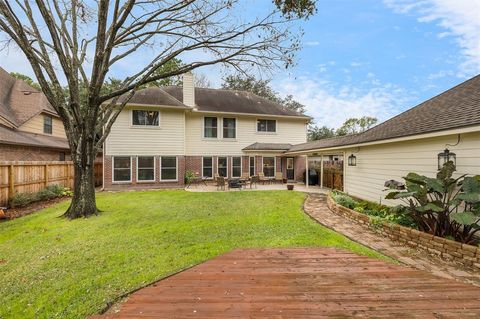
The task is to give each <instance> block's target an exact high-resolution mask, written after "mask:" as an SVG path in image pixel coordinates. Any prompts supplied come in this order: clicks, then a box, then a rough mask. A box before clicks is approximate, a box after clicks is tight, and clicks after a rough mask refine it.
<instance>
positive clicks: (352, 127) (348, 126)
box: [336, 116, 378, 136]
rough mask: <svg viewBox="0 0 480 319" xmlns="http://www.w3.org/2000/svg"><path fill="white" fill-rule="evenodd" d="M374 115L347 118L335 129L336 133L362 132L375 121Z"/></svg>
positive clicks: (341, 134) (339, 134)
mask: <svg viewBox="0 0 480 319" xmlns="http://www.w3.org/2000/svg"><path fill="white" fill-rule="evenodd" d="M377 121H378V120H377V119H376V118H375V117H370V116H362V117H361V118H354V117H353V118H349V119H347V120H346V121H345V122H344V123H343V124H342V126H341V127H340V128H338V129H337V132H336V135H338V136H343V135H350V134H356V133H362V132H365V131H366V130H368V129H369V128H371V127H372V126H373V125H375V124H376V123H377Z"/></svg>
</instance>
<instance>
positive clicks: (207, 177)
mask: <svg viewBox="0 0 480 319" xmlns="http://www.w3.org/2000/svg"><path fill="white" fill-rule="evenodd" d="M208 157H210V158H211V159H212V176H210V177H209V176H204V175H203V159H204V158H208ZM217 174H218V173H217ZM214 175H215V174H214V172H213V156H202V178H205V179H213V176H214Z"/></svg>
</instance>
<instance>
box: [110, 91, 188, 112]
mask: <svg viewBox="0 0 480 319" xmlns="http://www.w3.org/2000/svg"><path fill="white" fill-rule="evenodd" d="M126 96H127V94H124V95H122V96H121V97H120V98H119V99H118V101H117V103H122V102H123V101H125V98H126ZM128 104H140V105H166V106H175V107H179V108H184V109H190V108H189V107H188V106H186V105H184V104H183V103H182V102H180V101H179V100H178V99H176V98H174V97H173V96H172V95H170V94H169V93H167V92H165V91H164V90H163V89H162V88H159V87H150V88H146V89H142V90H139V91H137V92H135V94H134V95H133V96H132V98H131V99H130V101H128Z"/></svg>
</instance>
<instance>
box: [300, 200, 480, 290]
mask: <svg viewBox="0 0 480 319" xmlns="http://www.w3.org/2000/svg"><path fill="white" fill-rule="evenodd" d="M304 208H305V212H306V213H307V214H308V215H309V216H310V217H312V218H313V219H315V220H316V221H317V222H319V223H320V224H322V225H324V226H326V227H328V228H330V229H333V230H335V231H336V232H338V233H341V234H343V235H344V236H346V237H348V238H350V239H352V240H354V241H356V242H358V243H360V244H362V245H364V246H367V247H370V248H372V249H374V250H376V251H378V252H380V253H382V254H384V255H386V256H389V257H392V258H394V259H396V260H398V261H400V262H401V263H403V264H406V265H408V266H411V267H414V268H417V269H421V270H426V271H429V272H430V273H432V274H434V275H437V276H440V277H444V278H450V279H457V280H459V281H462V282H466V283H471V284H475V285H477V286H480V272H475V271H473V270H469V269H465V268H464V267H462V266H461V265H458V264H454V263H453V262H448V261H445V260H443V259H440V258H439V257H437V256H433V255H430V254H428V252H426V251H423V250H416V249H412V248H410V247H407V246H404V245H402V244H400V243H398V242H394V241H392V240H391V239H389V238H387V237H385V236H382V235H380V234H377V233H376V232H375V231H373V230H371V229H368V228H367V227H364V226H361V225H359V224H356V223H355V222H353V221H351V220H349V219H347V218H344V217H342V216H339V215H337V214H334V213H333V212H331V211H330V209H329V208H328V207H327V203H326V196H325V195H323V194H309V195H308V198H307V200H306V201H305V205H304Z"/></svg>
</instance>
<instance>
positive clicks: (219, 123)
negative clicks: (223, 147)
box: [202, 116, 223, 141]
mask: <svg viewBox="0 0 480 319" xmlns="http://www.w3.org/2000/svg"><path fill="white" fill-rule="evenodd" d="M207 117H213V118H216V119H217V137H206V136H205V118H207ZM221 122H222V121H220V120H219V118H218V116H203V117H202V138H203V139H205V140H209V141H216V140H218V137H219V136H220V135H219V132H218V130H219V128H220V127H221V126H222V125H223V123H221Z"/></svg>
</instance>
